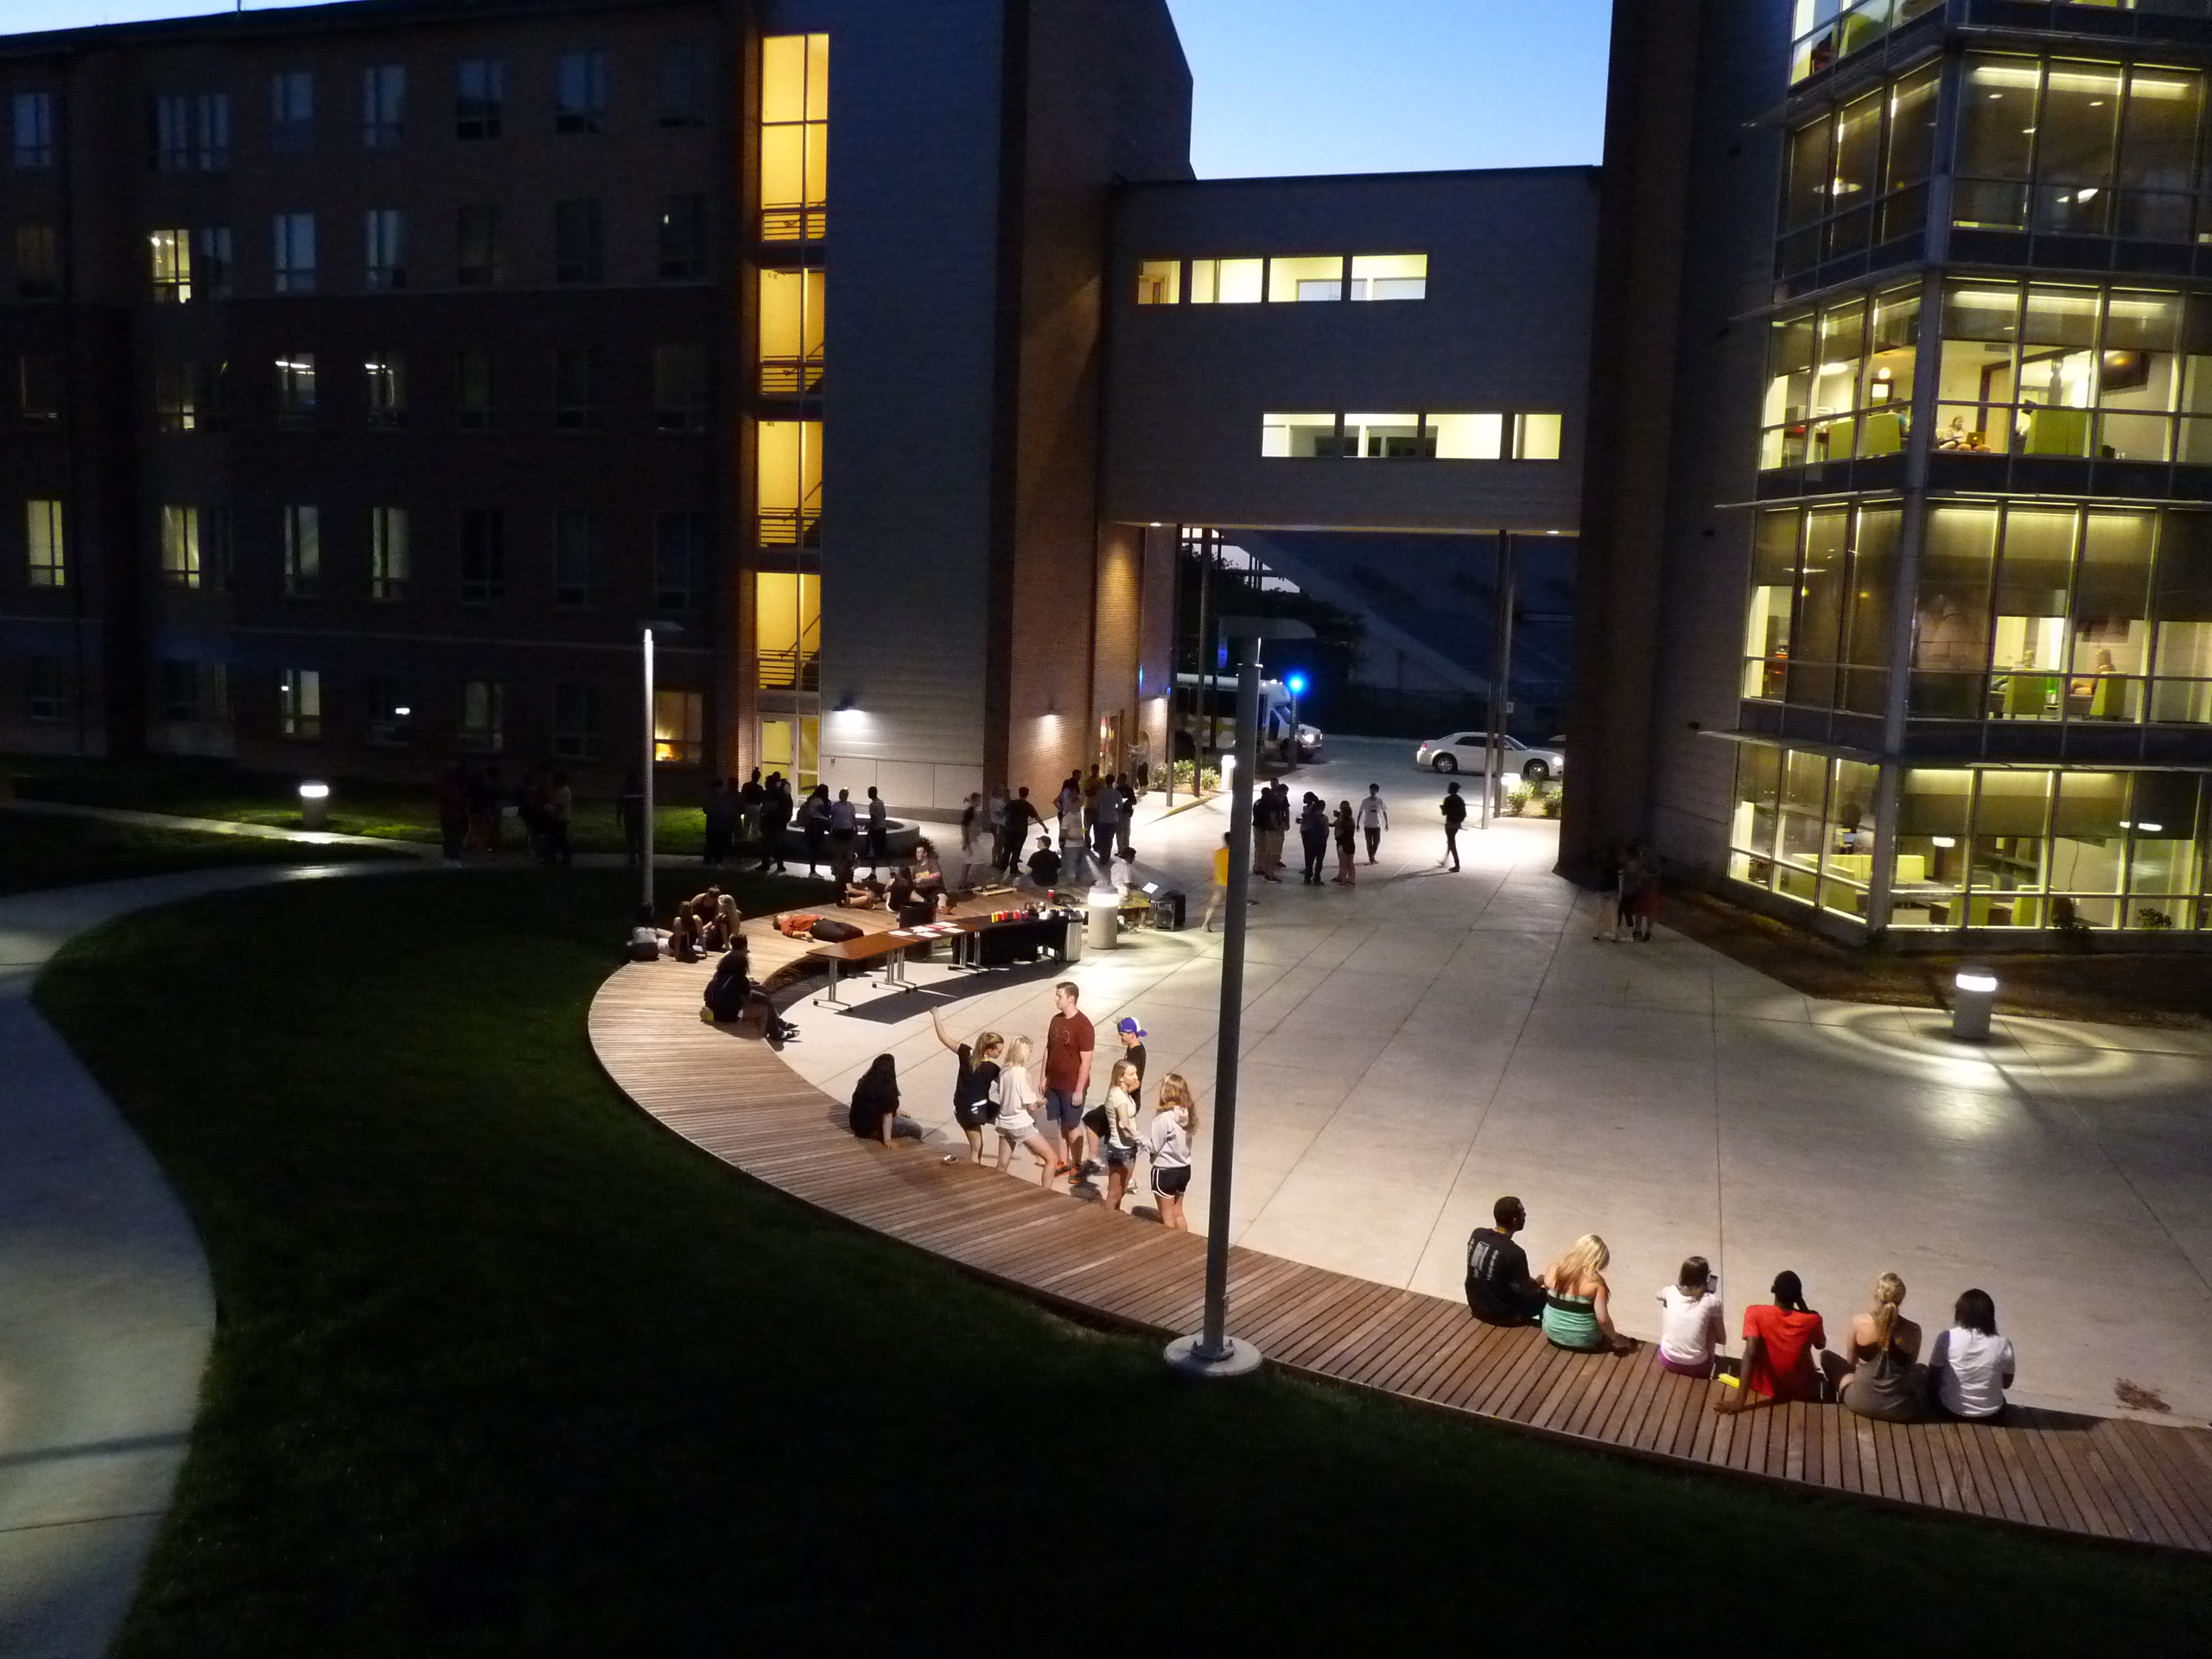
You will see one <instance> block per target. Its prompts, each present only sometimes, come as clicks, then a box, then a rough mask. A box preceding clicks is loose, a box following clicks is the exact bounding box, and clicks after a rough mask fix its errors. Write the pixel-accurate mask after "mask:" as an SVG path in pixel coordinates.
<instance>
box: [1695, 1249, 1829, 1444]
mask: <svg viewBox="0 0 2212 1659" xmlns="http://www.w3.org/2000/svg"><path fill="white" fill-rule="evenodd" d="M1773 1294H1774V1300H1773V1301H1772V1302H1770V1303H1767V1304H1765V1305H1763V1306H1758V1307H1747V1308H1745V1310H1744V1360H1743V1363H1742V1365H1741V1366H1740V1367H1739V1368H1738V1372H1737V1375H1738V1378H1739V1385H1738V1387H1736V1388H1733V1389H1728V1390H1726V1396H1727V1397H1724V1398H1722V1399H1720V1400H1718V1401H1716V1402H1714V1403H1713V1409H1714V1410H1715V1411H1741V1410H1743V1409H1744V1408H1745V1407H1746V1406H1748V1405H1750V1404H1751V1395H1755V1394H1761V1395H1765V1396H1766V1397H1767V1398H1768V1399H1770V1400H1774V1401H1784V1400H1817V1399H1819V1398H1820V1397H1821V1373H1820V1370H1819V1369H1818V1368H1817V1367H1816V1366H1815V1364H1814V1363H1813V1350H1815V1348H1821V1349H1825V1348H1826V1347H1827V1345H1828V1335H1827V1328H1826V1327H1825V1326H1823V1325H1821V1316H1820V1315H1819V1314H1817V1313H1815V1312H1813V1310H1812V1309H1811V1308H1809V1307H1808V1306H1805V1286H1804V1282H1803V1281H1802V1280H1800V1279H1799V1278H1798V1277H1797V1275H1796V1274H1794V1273H1791V1272H1789V1270H1788V1269H1787V1268H1784V1269H1783V1271H1782V1272H1780V1273H1777V1274H1775V1275H1774V1289H1773Z"/></svg>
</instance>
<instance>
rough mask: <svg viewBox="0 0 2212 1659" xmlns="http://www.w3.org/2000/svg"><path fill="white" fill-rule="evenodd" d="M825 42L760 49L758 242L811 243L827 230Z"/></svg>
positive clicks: (805, 38) (794, 40)
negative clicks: (759, 240)
mask: <svg viewBox="0 0 2212 1659" xmlns="http://www.w3.org/2000/svg"><path fill="white" fill-rule="evenodd" d="M828 176H829V36H828V35H768V36H766V38H764V39H763V40H762V41H761V42H760V239H761V240H762V241H764V242H811V241H814V240H816V239H817V238H820V237H821V236H822V235H823V232H824V230H825V228H826V225H827V215H826V213H825V211H824V210H825V207H826V205H827V203H828V200H829V196H828V194H827V180H828Z"/></svg>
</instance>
